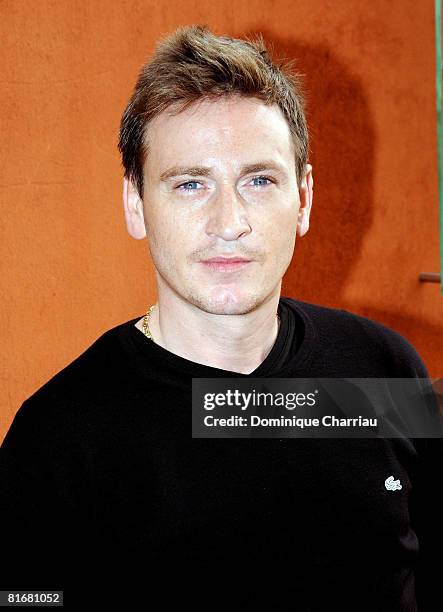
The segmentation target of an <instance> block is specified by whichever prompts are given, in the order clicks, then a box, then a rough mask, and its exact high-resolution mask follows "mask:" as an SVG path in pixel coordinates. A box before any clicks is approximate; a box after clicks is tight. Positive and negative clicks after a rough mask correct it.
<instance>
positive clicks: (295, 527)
mask: <svg viewBox="0 0 443 612" xmlns="http://www.w3.org/2000/svg"><path fill="white" fill-rule="evenodd" d="M279 313H280V317H281V326H280V330H279V334H278V337H277V340H276V342H275V344H274V346H273V348H272V350H271V352H270V353H269V355H268V356H267V357H266V359H265V361H264V362H263V363H262V364H261V365H260V366H259V367H258V368H257V369H256V370H254V372H251V373H250V374H241V373H238V372H229V371H227V370H222V369H218V368H213V367H210V366H207V365H203V364H200V363H196V362H191V361H189V360H187V359H185V358H183V357H180V356H178V355H175V354H173V353H171V352H169V351H167V350H166V349H164V348H162V347H161V346H159V345H157V344H155V343H154V342H152V341H151V340H148V339H147V338H146V337H145V336H144V335H143V334H142V333H141V332H140V330H138V329H137V328H136V327H135V322H136V321H137V320H138V319H139V318H140V317H137V318H135V319H132V320H130V321H128V322H126V323H123V324H121V325H118V326H117V327H115V328H113V329H111V330H109V331H107V332H106V333H104V334H103V335H102V336H100V337H99V338H98V339H97V340H96V341H95V342H94V343H93V344H92V345H91V346H90V347H89V348H88V349H87V350H86V351H85V352H84V353H82V354H81V355H80V356H79V357H78V358H77V359H75V360H74V361H73V362H72V363H71V364H69V365H68V366H67V367H65V368H64V369H63V370H62V371H60V372H59V373H58V374H57V375H56V376H54V377H53V378H52V379H51V380H49V381H48V382H47V383H46V384H44V385H43V386H42V387H41V388H40V389H38V390H37V391H36V392H35V393H34V394H33V395H32V396H31V397H29V398H28V399H27V400H26V401H25V402H24V403H23V404H22V406H21V407H20V409H19V410H18V412H17V414H16V416H15V418H14V420H13V423H12V425H11V427H10V429H9V431H8V433H7V435H6V437H5V439H4V441H3V444H2V447H1V452H2V454H1V464H0V470H1V471H0V475H1V477H2V478H1V482H0V486H1V487H2V488H3V492H4V494H3V496H2V512H3V517H2V527H3V526H4V527H3V529H2V531H3V535H2V539H3V543H4V544H3V546H4V548H3V550H4V554H3V559H4V561H5V562H6V567H5V568H4V571H3V574H2V575H3V578H1V579H0V588H1V589H8V588H15V589H28V588H31V589H60V590H63V589H64V598H65V608H67V607H68V608H69V607H70V606H72V609H80V608H79V607H78V606H79V605H82V604H83V606H84V605H86V599H84V600H83V602H81V597H83V596H84V597H86V593H87V594H88V597H89V598H91V597H92V598H96V599H97V601H100V600H101V601H103V599H104V598H105V599H106V598H108V597H109V601H111V600H112V601H113V602H114V603H115V601H116V600H121V602H122V604H121V605H122V606H123V605H124V606H125V607H127V608H128V609H138V607H139V606H142V605H143V606H144V605H145V604H146V605H148V607H149V604H151V603H152V602H153V600H154V598H156V597H159V596H160V597H162V598H163V605H164V606H166V609H167V608H168V607H169V605H168V604H174V605H177V603H179V604H180V605H185V604H188V603H189V604H191V605H192V604H193V605H194V607H197V606H203V605H204V604H206V605H207V607H209V608H211V607H214V606H216V605H217V604H220V603H221V602H227V603H230V604H231V606H232V609H236V608H237V606H238V607H240V606H243V608H244V609H246V610H247V609H249V608H250V609H257V608H260V607H261V605H262V604H263V606H264V605H265V604H266V605H268V606H271V609H279V607H280V606H281V609H287V610H289V609H293V610H297V611H300V612H305V611H306V612H307V611H314V610H315V611H320V610H325V611H326V610H330V609H332V608H333V607H334V606H335V607H338V609H342V610H344V609H346V610H371V611H372V612H374V611H380V610H386V611H388V610H389V611H401V612H406V611H408V612H412V611H414V610H417V609H418V610H419V612H422V611H427V610H434V609H435V610H440V609H443V598H442V596H441V587H440V585H439V578H440V573H441V550H442V549H441V547H442V543H443V540H442V536H441V533H442V528H441V519H442V508H443V506H442V502H441V499H442V496H441V489H442V475H441V474H442V472H441V470H442V467H443V461H442V458H443V451H442V441H441V440H439V439H404V438H397V439H379V438H372V439H300V438H297V439H288V438H286V439H235V438H234V439H232V438H230V439H195V438H192V435H191V390H192V378H217V377H235V378H242V377H259V376H260V377H261V376H266V377H281V378H284V377H292V376H294V377H301V378H310V377H325V378H327V377H337V378H340V377H346V378H363V377H376V378H393V377H395V378H409V377H420V378H426V377H428V376H429V375H428V372H427V371H426V368H425V366H424V364H423V362H422V361H421V359H420V357H419V356H418V354H417V352H416V351H415V349H414V348H413V347H412V345H411V344H410V343H409V342H408V341H407V340H406V339H405V338H403V337H402V336H401V335H400V334H398V333H396V332H394V331H393V330H390V329H389V328H387V327H385V326H383V325H381V324H379V323H376V322H373V321H371V320H369V319H367V318H364V317H361V316H357V315H355V314H352V313H350V312H347V311H343V310H336V309H332V308H326V307H322V306H319V305H313V304H308V303H305V302H301V301H298V300H294V299H292V298H281V299H280V303H279ZM140 316H142V315H140ZM391 474H392V475H394V476H395V478H396V479H400V481H401V483H402V489H401V490H396V491H390V490H387V489H386V487H385V486H384V482H385V479H386V478H387V477H388V476H389V475H391ZM5 551H6V554H5ZM437 554H438V557H437V556H436V555H437ZM440 580H441V578H440ZM92 585H95V590H94V591H93V592H91V588H92ZM106 589H107V592H106V593H105V592H104V591H105V590H106ZM129 601H132V602H136V604H137V607H133V608H131V606H130V605H128V602H129ZM79 602H80V603H79ZM416 602H417V603H416ZM134 605H135V604H134Z"/></svg>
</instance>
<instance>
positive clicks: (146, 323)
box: [142, 304, 280, 342]
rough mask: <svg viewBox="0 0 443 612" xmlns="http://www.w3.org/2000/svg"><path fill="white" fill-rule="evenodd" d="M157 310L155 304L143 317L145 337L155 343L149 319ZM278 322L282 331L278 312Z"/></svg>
mask: <svg viewBox="0 0 443 612" xmlns="http://www.w3.org/2000/svg"><path fill="white" fill-rule="evenodd" d="M154 308H155V304H153V305H152V306H151V307H150V308H149V310H148V312H147V313H146V314H145V316H144V317H143V324H142V328H143V333H144V334H145V336H146V337H147V338H150V339H151V340H152V341H153V342H155V340H154V337H153V335H152V334H151V330H150V329H149V319H150V317H151V312H152V311H153V310H154ZM277 321H278V329H280V315H279V314H278V312H277Z"/></svg>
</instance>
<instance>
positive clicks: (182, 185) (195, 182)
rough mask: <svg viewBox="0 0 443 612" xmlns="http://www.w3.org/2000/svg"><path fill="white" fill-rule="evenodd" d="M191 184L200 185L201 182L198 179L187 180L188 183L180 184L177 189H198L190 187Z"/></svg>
mask: <svg viewBox="0 0 443 612" xmlns="http://www.w3.org/2000/svg"><path fill="white" fill-rule="evenodd" d="M189 185H200V183H199V182H198V181H187V182H186V183H182V184H181V185H179V186H178V187H177V189H180V190H181V191H197V189H195V188H193V187H191V188H189Z"/></svg>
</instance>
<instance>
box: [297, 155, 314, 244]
mask: <svg viewBox="0 0 443 612" xmlns="http://www.w3.org/2000/svg"><path fill="white" fill-rule="evenodd" d="M313 190H314V179H313V177H312V166H311V165H310V164H306V172H305V175H304V177H303V179H302V181H301V184H300V188H299V195H300V208H299V210H298V219H297V234H298V235H299V236H304V235H305V234H306V232H307V231H308V229H309V215H310V214H311V206H312V194H313Z"/></svg>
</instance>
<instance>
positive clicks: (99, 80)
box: [0, 0, 443, 438]
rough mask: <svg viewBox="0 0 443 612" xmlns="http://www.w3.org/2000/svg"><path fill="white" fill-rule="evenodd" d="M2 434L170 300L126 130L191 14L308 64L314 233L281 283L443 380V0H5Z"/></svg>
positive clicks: (1, 31) (0, 29) (1, 23)
mask: <svg viewBox="0 0 443 612" xmlns="http://www.w3.org/2000/svg"><path fill="white" fill-rule="evenodd" d="M0 12H1V15H0V17H1V19H0V39H1V41H2V44H1V46H0V65H1V67H2V70H1V72H2V76H1V81H2V113H1V135H2V143H3V146H2V148H1V155H2V160H1V161H2V164H1V167H2V172H1V174H2V177H1V181H0V186H1V194H2V214H1V224H0V230H1V241H0V248H1V264H2V281H3V283H2V300H3V304H4V306H3V308H2V309H1V312H0V317H1V319H0V322H1V330H2V339H1V340H2V347H3V351H2V354H1V357H0V359H1V369H0V371H1V376H2V389H3V405H2V409H1V411H0V437H1V438H3V436H4V434H5V433H6V430H7V428H8V427H9V425H10V422H11V421H12V418H13V416H14V414H15V412H16V411H17V409H18V407H19V405H20V404H21V402H22V401H23V400H24V399H26V397H28V396H29V395H30V394H31V393H32V392H33V391H34V390H36V389H37V388H38V387H39V386H41V385H42V384H43V383H44V382H46V381H47V380H48V379H49V378H50V377H51V376H52V375H54V374H55V373H56V372H58V371H59V370H60V369H61V368H62V367H64V366H65V365H67V364H68V363H69V362H70V361H72V360H73V359H74V358H75V357H76V356H77V355H79V354H80V353H81V352H82V351H83V350H85V349H86V348H87V347H88V346H89V345H90V344H91V343H92V342H93V341H94V340H95V339H96V338H97V337H98V336H99V335H100V334H102V333H103V332H104V331H106V330H107V329H109V328H110V327H112V326H114V325H117V324H118V323H121V322H123V321H125V320H128V319H130V318H132V317H136V316H141V315H142V314H143V313H144V312H145V311H146V308H147V306H148V305H150V304H152V303H153V302H154V301H155V299H156V294H155V282H154V273H153V266H152V263H151V261H150V259H149V253H148V248H147V244H146V241H144V240H143V241H134V240H133V239H132V238H130V237H129V235H128V234H127V232H126V228H125V224H124V217H123V206H122V204H121V176H122V173H121V167H120V158H119V154H118V150H117V134H118V126H119V121H120V117H121V113H122V112H123V109H124V106H125V104H126V102H127V100H128V97H129V95H130V93H131V90H132V87H133V85H134V83H135V79H136V76H137V73H138V70H139V68H140V66H141V64H142V63H143V61H145V60H146V59H147V58H148V56H149V55H150V53H151V51H152V49H153V46H154V44H155V41H156V40H157V39H158V38H159V37H160V36H162V35H165V34H167V33H168V32H170V31H171V30H173V29H175V27H177V26H178V25H183V24H191V23H205V24H207V25H209V26H210V27H211V28H212V29H213V30H214V31H215V33H217V34H230V35H233V36H236V37H241V36H243V35H245V34H247V33H253V32H262V33H263V34H264V35H265V37H266V38H267V39H271V40H273V41H274V44H275V49H276V50H277V51H278V52H279V54H280V55H283V56H287V57H291V58H292V57H296V58H298V67H299V70H300V71H301V72H303V73H305V75H306V86H307V89H308V92H309V115H308V117H309V120H310V128H311V133H312V146H311V149H312V155H311V161H312V163H313V166H314V180H315V188H314V204H313V209H312V216H311V229H310V231H309V233H308V234H307V235H306V236H305V237H304V238H303V239H299V240H298V242H297V245H296V249H295V255H294V259H293V263H292V265H291V267H290V269H289V270H288V272H287V274H286V276H285V278H284V282H283V291H282V294H283V295H291V296H293V297H297V298H299V299H302V300H306V301H311V302H315V303H318V304H324V305H327V306H333V307H339V308H345V309H347V310H351V311H353V312H356V313H361V314H363V315H365V316H368V317H370V318H373V319H376V320H378V321H380V322H382V323H384V324H387V325H388V326H390V327H392V328H394V329H396V330H397V331H399V332H400V333H402V334H403V335H404V336H406V337H407V338H408V339H409V340H410V341H411V342H412V343H413V344H414V345H415V346H416V348H417V350H418V351H419V353H420V354H421V356H422V358H423V359H424V361H425V363H426V365H427V366H428V368H429V370H430V373H431V376H433V377H434V376H435V377H437V376H438V377H440V376H442V374H443V367H442V366H443V364H442V358H441V352H442V347H443V296H442V295H441V293H440V289H439V285H438V284H430V283H427V284H420V283H419V282H418V275H419V273H420V272H425V271H428V272H438V271H439V261H438V200H437V188H438V184H437V165H436V136H435V134H436V114H435V43H434V1H433V0H421V2H416V0H395V1H391V2H386V0H372V1H371V2H369V3H366V2H358V1H356V0H346V1H344V0H342V1H340V0H335V1H333V2H332V1H330V0H314V1H313V0H286V1H284V0H274V1H273V2H271V1H270V0H237V1H236V2H235V3H233V2H227V1H226V2H222V1H219V2H212V3H209V2H192V1H191V0H181V2H179V3H178V2H177V3H174V2H152V1H151V2H150V1H146V0H143V1H134V0H127V1H125V2H115V3H114V2H108V1H105V0H92V1H91V2H87V1H86V0H84V1H83V2H82V1H77V2H56V1H55V0H54V1H49V0H46V1H42V0H39V2H30V1H29V0H22V1H21V2H14V1H9V2H8V1H4V2H2V3H1V8H0Z"/></svg>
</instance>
